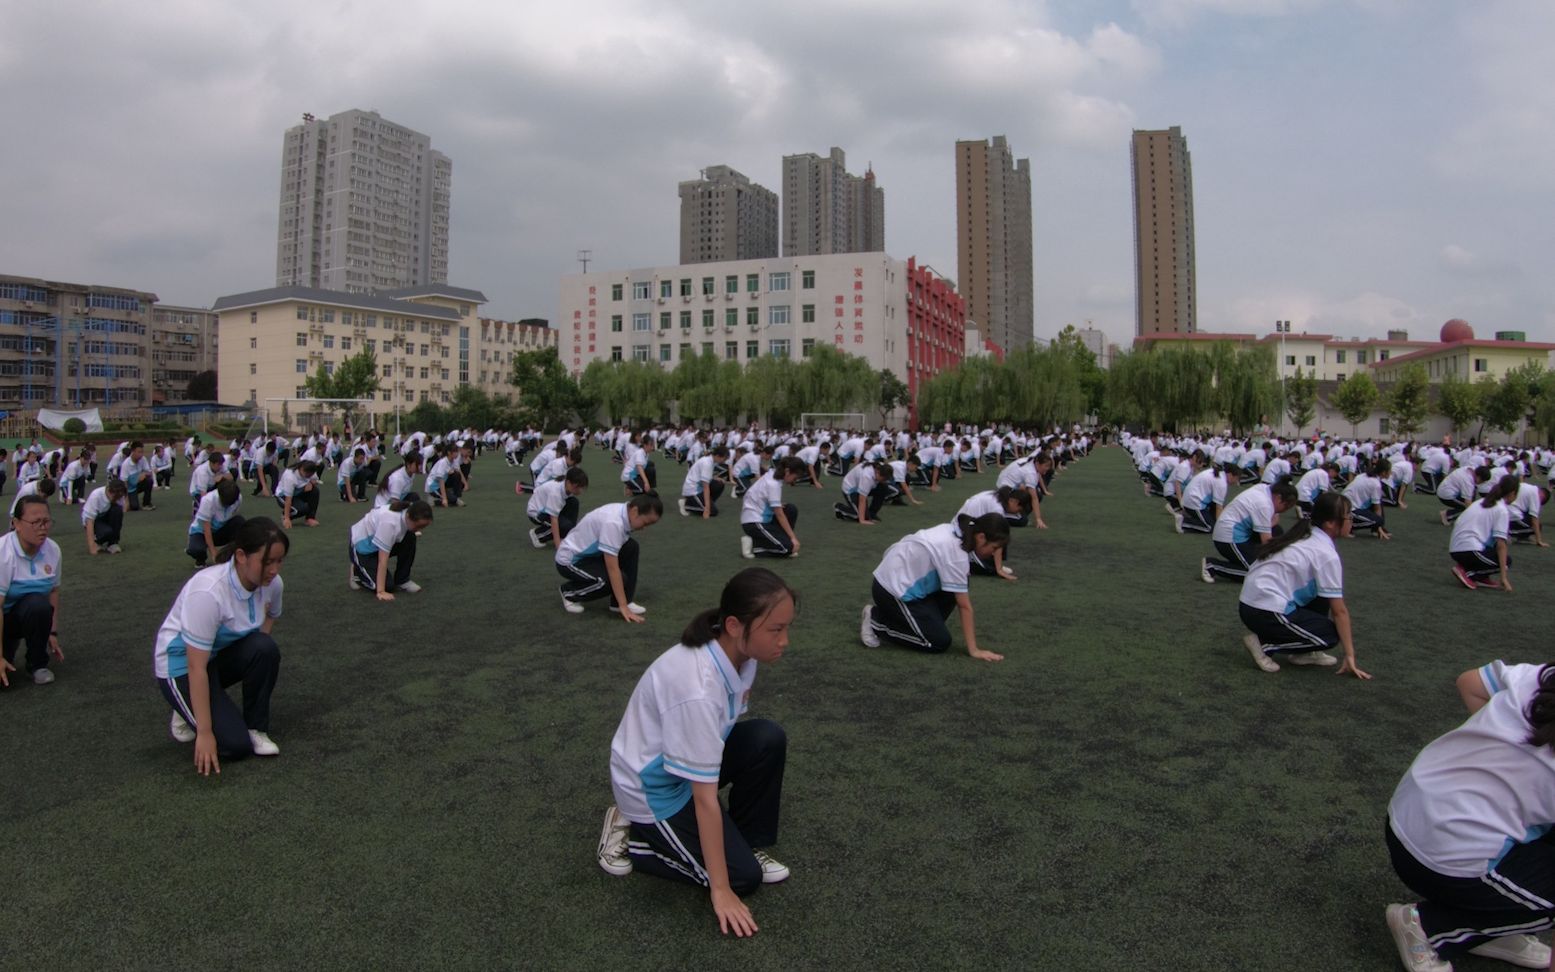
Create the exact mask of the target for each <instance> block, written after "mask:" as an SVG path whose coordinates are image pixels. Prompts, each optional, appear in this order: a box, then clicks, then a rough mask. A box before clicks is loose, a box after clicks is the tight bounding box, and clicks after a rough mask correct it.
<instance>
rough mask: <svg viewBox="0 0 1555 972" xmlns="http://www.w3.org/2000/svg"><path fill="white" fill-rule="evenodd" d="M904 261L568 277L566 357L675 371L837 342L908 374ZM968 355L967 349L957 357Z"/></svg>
mask: <svg viewBox="0 0 1555 972" xmlns="http://www.w3.org/2000/svg"><path fill="white" fill-rule="evenodd" d="M906 270H907V264H906V263H905V262H904V261H901V260H897V259H894V258H892V257H890V256H888V255H887V254H884V253H847V254H831V255H826V256H809V257H796V258H786V257H783V258H779V257H773V258H771V259H767V260H734V261H725V262H720V263H697V264H681V265H676V266H662V267H644V268H640V269H635V270H606V271H599V272H595V273H585V274H571V275H569V276H565V277H563V278H562V280H561V294H560V302H559V305H558V306H559V307H560V310H561V321H560V323H559V325H558V328H557V330H558V331H559V332H560V335H559V336H560V339H561V345H560V347H561V357H562V361H563V363H564V364H566V366H567V368H568V370H569V371H571V372H572V373H573V374H574V375H577V374H581V373H582V372H583V369H584V368H586V367H588V365H589V363H590V362H592V361H654V362H657V363H658V364H659V365H660V367H663V368H673V367H675V366H676V365H677V364H679V363H680V362H681V361H683V360H685V359H686V358H688V357H692V356H695V355H700V354H703V353H709V354H713V355H715V356H717V357H718V358H720V359H722V360H726V361H739V362H741V363H742V364H743V363H745V362H748V361H751V360H753V359H755V358H759V357H763V356H774V357H783V358H792V359H796V360H797V359H802V358H807V357H809V356H810V353H811V352H812V351H813V350H814V348H815V347H816V346H817V345H823V344H824V345H831V346H832V347H835V348H837V349H838V350H841V351H846V352H848V353H850V354H855V355H859V356H861V357H864V358H866V359H868V361H869V363H870V367H872V368H876V369H880V368H890V369H891V370H892V371H894V372H895V373H896V374H897V375H898V376H903V375H906V374H907V362H908V357H907V348H908V334H907V328H908V320H907V314H906V300H907V290H908V282H907V275H906ZM957 350H958V351H959V349H957Z"/></svg>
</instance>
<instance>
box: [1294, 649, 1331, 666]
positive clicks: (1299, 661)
mask: <svg viewBox="0 0 1555 972" xmlns="http://www.w3.org/2000/svg"><path fill="white" fill-rule="evenodd" d="M1288 660H1289V661H1290V663H1291V664H1292V665H1322V666H1324V667H1327V666H1329V665H1337V664H1339V659H1337V658H1335V657H1334V656H1333V655H1330V654H1329V653H1328V652H1326V651H1303V652H1299V653H1297V654H1294V655H1291V656H1290V657H1289V659H1288Z"/></svg>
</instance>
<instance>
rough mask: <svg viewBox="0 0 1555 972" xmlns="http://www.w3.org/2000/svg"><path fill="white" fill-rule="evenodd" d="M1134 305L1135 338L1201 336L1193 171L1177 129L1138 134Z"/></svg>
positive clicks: (1134, 150) (1135, 144) (1135, 147)
mask: <svg viewBox="0 0 1555 972" xmlns="http://www.w3.org/2000/svg"><path fill="white" fill-rule="evenodd" d="M1129 156H1130V160H1131V164H1132V167H1133V172H1134V294H1135V297H1134V305H1135V328H1136V330H1137V333H1139V334H1141V335H1144V334H1160V333H1163V332H1165V333H1170V332H1186V333H1192V332H1193V331H1196V330H1198V306H1199V305H1198V288H1197V286H1196V284H1195V273H1194V269H1193V267H1194V256H1193V167H1192V164H1191V163H1190V161H1189V158H1188V140H1187V139H1185V138H1183V136H1182V129H1181V128H1178V127H1177V126H1175V125H1174V126H1173V127H1171V128H1167V129H1162V130H1159V131H1139V130H1136V131H1135V132H1134V140H1133V144H1132V146H1131V151H1130V152H1129Z"/></svg>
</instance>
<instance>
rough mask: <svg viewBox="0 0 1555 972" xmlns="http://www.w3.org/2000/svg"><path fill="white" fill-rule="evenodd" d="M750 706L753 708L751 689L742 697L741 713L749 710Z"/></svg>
mask: <svg viewBox="0 0 1555 972" xmlns="http://www.w3.org/2000/svg"><path fill="white" fill-rule="evenodd" d="M750 706H751V690H750V689H746V690H745V692H744V694H743V695H741V696H740V711H741V712H743V711H745V710H746V709H749V708H750Z"/></svg>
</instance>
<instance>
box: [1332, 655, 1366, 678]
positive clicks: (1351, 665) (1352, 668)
mask: <svg viewBox="0 0 1555 972" xmlns="http://www.w3.org/2000/svg"><path fill="white" fill-rule="evenodd" d="M1346 672H1353V673H1355V677H1356V678H1358V679H1360V680H1362V681H1370V680H1371V676H1370V675H1368V674H1367V673H1366V672H1363V671H1361V669H1360V666H1358V665H1356V664H1355V659H1354V658H1348V657H1347V658H1345V660H1344V661H1342V662H1340V663H1339V667H1338V668H1337V669H1335V670H1334V674H1335V675H1343V674H1345V673H1346Z"/></svg>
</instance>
